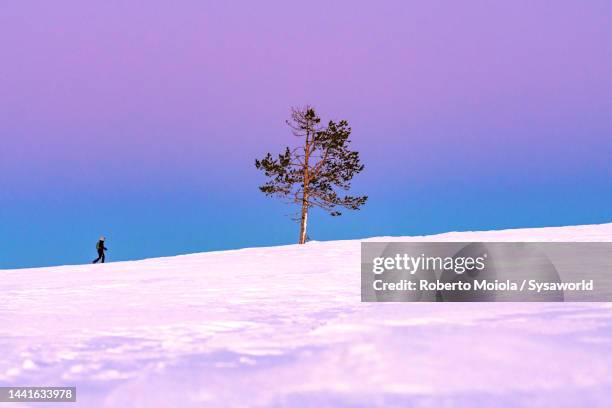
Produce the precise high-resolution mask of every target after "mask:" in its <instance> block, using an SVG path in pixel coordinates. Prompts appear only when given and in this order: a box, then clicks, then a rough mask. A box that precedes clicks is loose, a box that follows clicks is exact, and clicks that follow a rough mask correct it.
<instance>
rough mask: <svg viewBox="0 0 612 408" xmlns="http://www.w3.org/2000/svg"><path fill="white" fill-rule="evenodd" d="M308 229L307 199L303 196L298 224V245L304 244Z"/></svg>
mask: <svg viewBox="0 0 612 408" xmlns="http://www.w3.org/2000/svg"><path fill="white" fill-rule="evenodd" d="M307 227H308V197H307V196H306V195H305V196H304V199H303V200H302V222H301V224H300V240H299V241H298V244H305V243H306V236H307V234H306V228H307Z"/></svg>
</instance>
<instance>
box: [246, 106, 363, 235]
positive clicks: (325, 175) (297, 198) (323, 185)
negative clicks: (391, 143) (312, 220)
mask: <svg viewBox="0 0 612 408" xmlns="http://www.w3.org/2000/svg"><path fill="white" fill-rule="evenodd" d="M287 124H288V125H289V127H290V128H291V130H292V133H293V135H295V136H296V137H299V138H301V139H302V144H301V145H300V146H298V147H295V148H293V149H290V148H289V147H287V148H286V149H285V151H284V153H282V154H279V155H278V157H277V158H275V157H273V156H272V155H271V154H270V153H268V154H267V155H266V156H265V157H264V158H263V159H262V160H255V167H256V168H257V169H259V170H261V171H263V172H264V174H265V175H266V177H268V178H269V181H268V182H266V183H265V184H264V185H262V186H260V187H259V189H260V190H261V191H262V192H263V193H264V194H266V195H267V196H277V197H282V198H285V199H288V200H289V203H293V204H298V205H300V206H301V216H300V218H299V220H300V238H299V241H298V242H299V243H300V244H304V243H305V242H306V236H307V235H306V229H307V226H308V210H309V209H310V207H319V208H322V209H323V210H325V211H327V212H328V213H329V214H330V215H332V216H338V215H341V213H340V211H338V210H337V209H336V208H337V207H341V208H346V209H349V210H358V209H359V208H360V207H361V206H362V205H363V204H365V202H366V201H367V199H368V197H367V196H350V195H341V194H340V193H339V191H348V190H349V189H350V188H351V180H352V179H353V177H354V176H355V174H357V173H359V172H361V171H362V170H363V167H364V166H363V165H362V164H361V163H360V161H359V153H358V152H356V151H352V150H350V149H349V146H348V145H349V143H350V140H349V136H350V135H351V128H350V127H349V125H348V122H347V121H346V120H341V121H340V122H338V123H336V122H334V121H330V122H329V123H328V124H327V126H322V125H321V118H319V116H317V114H316V113H315V111H314V109H313V108H311V107H309V106H307V107H305V108H302V109H292V111H291V118H290V119H289V120H288V121H287Z"/></svg>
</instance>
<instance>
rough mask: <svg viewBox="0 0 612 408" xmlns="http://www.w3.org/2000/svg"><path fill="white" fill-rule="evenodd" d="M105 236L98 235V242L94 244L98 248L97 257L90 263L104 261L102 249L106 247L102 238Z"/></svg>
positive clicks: (104, 249)
mask: <svg viewBox="0 0 612 408" xmlns="http://www.w3.org/2000/svg"><path fill="white" fill-rule="evenodd" d="M105 239H106V238H104V237H103V236H102V237H100V240H99V241H98V243H97V244H96V249H97V250H98V257H97V258H96V259H94V261H93V262H92V263H96V262H98V261H100V263H104V258H105V256H104V251H106V250H107V249H108V248H106V247H105V246H104V240H105Z"/></svg>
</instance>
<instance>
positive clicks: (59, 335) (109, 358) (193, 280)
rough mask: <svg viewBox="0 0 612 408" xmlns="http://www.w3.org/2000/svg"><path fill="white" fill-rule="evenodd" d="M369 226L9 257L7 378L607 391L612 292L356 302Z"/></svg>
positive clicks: (487, 394)
mask: <svg viewBox="0 0 612 408" xmlns="http://www.w3.org/2000/svg"><path fill="white" fill-rule="evenodd" d="M363 241H539V242H544V241H612V224H603V225H587V226H574V227H559V228H538V229H516V230H506V231H486V232H452V233H446V234H440V235H434V236H425V237H401V238H398V237H384V238H370V239H367V240H363ZM360 242H362V241H335V242H311V243H309V244H307V245H305V246H298V245H289V246H283V247H271V248H253V249H242V250H234V251H224V252H209V253H200V254H192V255H182V256H176V257H168V258H157V259H147V260H142V261H131V262H116V263H109V264H104V265H78V266H61V267H52V268H38V269H20V270H2V271H0V278H1V279H2V291H1V292H0V350H1V351H2V353H0V385H3V386H6V385H14V386H51V385H54V386H60V385H66V386H74V385H76V387H77V404H74V403H73V404H67V405H66V406H72V407H74V406H84V407H93V406H95V407H115V406H116V407H126V406H143V407H144V406H147V407H152V406H164V407H166V406H167V407H178V406H181V407H191V406H194V407H196V406H197V407H200V406H219V407H234V406H236V407H244V406H254V407H284V406H308V407H310V406H312V407H326V406H334V407H342V406H347V407H348V406H350V407H355V406H358V407H361V406H363V407H366V406H367V407H372V406H406V405H419V406H440V405H448V406H481V405H484V406H491V405H500V404H504V405H513V406H524V405H542V406H549V405H556V406H577V405H582V406H586V405H588V406H606V405H608V404H609V398H610V394H609V390H610V389H611V386H612V373H611V370H612V369H611V368H610V367H612V347H610V344H612V304H609V303H587V304H584V303H581V304H572V303H542V304H529V303H494V304H487V303H481V304H457V303H453V304H445V303H430V304H412V303H402V304H372V303H361V302H360V271H359V269H360V254H359V251H360ZM18 405H19V406H25V405H24V404H18ZM54 406H56V405H54Z"/></svg>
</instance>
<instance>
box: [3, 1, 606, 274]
mask: <svg viewBox="0 0 612 408" xmlns="http://www.w3.org/2000/svg"><path fill="white" fill-rule="evenodd" d="M229 3H231V4H229ZM0 53H1V54H0V140H1V143H0V268H14V267H26V266H43V265H57V264H73V263H84V262H89V261H90V260H91V259H93V258H94V257H95V242H96V240H97V238H98V236H99V235H100V234H104V235H106V236H107V237H108V244H107V246H108V247H109V249H110V251H109V252H108V257H109V260H111V261H112V260H127V259H138V258H144V257H152V256H163V255H173V254H180V253H190V252H200V251H206V250H215V249H226V248H240V247H246V246H262V245H276V244H287V243H294V242H295V241H296V240H297V235H298V230H297V225H296V224H295V223H293V222H292V221H291V220H290V218H289V217H287V216H285V215H286V214H291V213H292V212H293V209H292V208H290V207H288V206H286V205H284V204H282V203H280V202H279V201H277V200H274V199H270V198H266V197H265V196H264V195H263V194H261V193H260V192H259V191H258V190H257V185H258V184H259V183H261V182H263V178H262V175H260V174H258V172H257V171H256V170H255V168H254V166H253V161H254V159H255V158H256V157H260V156H263V155H264V154H265V153H266V152H268V151H272V152H273V153H275V152H277V151H280V150H281V149H282V148H283V146H285V145H287V144H292V143H294V142H295V140H294V139H293V138H292V136H290V133H289V132H288V131H287V128H286V126H285V124H284V120H285V119H286V118H287V117H288V114H289V109H290V107H291V106H296V105H304V104H306V103H309V104H312V105H314V106H315V107H316V108H317V109H318V111H319V112H320V114H321V115H322V116H323V118H324V119H330V118H331V119H344V118H345V119H347V120H348V121H349V122H350V124H351V125H352V127H353V146H354V147H355V148H356V149H358V150H359V151H360V152H361V155H362V160H363V162H364V164H365V165H366V170H365V171H364V172H363V173H362V174H361V175H360V176H359V177H358V178H357V179H356V180H355V183H354V191H355V192H356V193H367V194H368V195H369V196H370V201H369V203H368V204H367V206H366V207H364V209H363V210H362V211H360V212H356V213H353V214H346V215H344V216H342V217H339V218H331V217H328V216H327V215H324V214H320V213H318V212H316V211H315V212H314V213H313V218H312V221H311V224H310V227H311V230H310V232H309V235H310V236H311V238H312V239H316V240H330V239H349V238H361V237H368V236H379V235H414V234H429V233H436V232H442V231H449V230H473V229H500V228H510V227H531V226H548V225H569V224H585V223H601V222H610V221H612V204H611V203H612V177H611V176H612V160H611V157H612V3H611V2H610V1H606V0H602V1H597V0H592V1H588V2H580V1H554V2H553V1H505V2H501V1H500V2H490V1H463V2H453V1H418V2H417V1H381V2H372V1H368V2H356V1H345V2H340V1H334V2H329V1H309V2H288V1H275V2H269V1H260V2H253V1H241V2H238V1H236V2H213V1H210V2H206V1H195V0H185V1H181V2H168V1H152V0H149V1H108V0H105V1H99V0H98V1H87V2H83V1H63V0H55V1H53V2H39V1H28V0H5V1H2V2H1V4H0Z"/></svg>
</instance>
